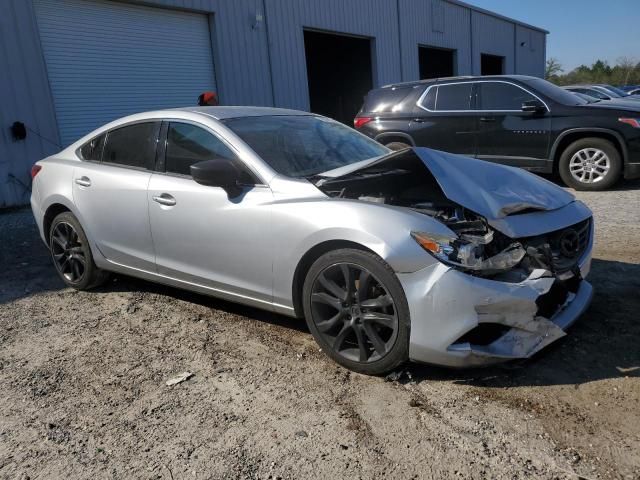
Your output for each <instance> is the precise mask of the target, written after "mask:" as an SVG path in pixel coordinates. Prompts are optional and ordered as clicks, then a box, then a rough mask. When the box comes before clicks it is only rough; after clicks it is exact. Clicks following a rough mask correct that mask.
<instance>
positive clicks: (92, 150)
mask: <svg viewBox="0 0 640 480" xmlns="http://www.w3.org/2000/svg"><path fill="white" fill-rule="evenodd" d="M106 136H107V134H106V133H103V134H102V135H100V136H97V137H95V138H92V139H91V140H89V141H88V142H87V143H85V144H84V145H83V146H82V147H80V158H82V160H90V161H93V162H99V161H100V160H101V159H102V149H103V147H104V140H105V138H106Z"/></svg>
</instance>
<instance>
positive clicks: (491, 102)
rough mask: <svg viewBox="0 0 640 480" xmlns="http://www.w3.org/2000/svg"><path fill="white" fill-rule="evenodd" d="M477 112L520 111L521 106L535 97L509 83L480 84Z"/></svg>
mask: <svg viewBox="0 0 640 480" xmlns="http://www.w3.org/2000/svg"><path fill="white" fill-rule="evenodd" d="M478 88H479V95H478V99H479V105H478V109H479V110H517V111H521V110H522V104H523V103H524V102H527V101H529V100H535V99H536V97H534V96H533V95H531V94H530V93H528V92H525V91H524V90H523V89H521V88H520V87H517V86H515V85H511V84H510V83H501V82H480V83H478Z"/></svg>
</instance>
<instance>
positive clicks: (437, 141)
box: [409, 82, 477, 156]
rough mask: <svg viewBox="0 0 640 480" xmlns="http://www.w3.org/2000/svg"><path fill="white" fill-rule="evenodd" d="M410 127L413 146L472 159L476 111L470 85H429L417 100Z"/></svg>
mask: <svg viewBox="0 0 640 480" xmlns="http://www.w3.org/2000/svg"><path fill="white" fill-rule="evenodd" d="M414 113H415V116H414V118H413V120H412V121H411V124H410V127H409V128H410V131H411V136H412V137H413V139H414V141H415V144H416V146H418V147H429V148H433V149H436V150H443V151H445V152H451V153H459V154H463V155H469V156H473V155H474V154H475V150H476V145H475V142H476V130H477V119H476V115H477V114H476V112H474V111H473V83H472V82H459V83H447V84H440V85H431V86H429V87H428V88H427V90H425V92H424V93H423V94H422V96H421V97H420V99H419V100H418V103H417V106H416V109H415V110H414Z"/></svg>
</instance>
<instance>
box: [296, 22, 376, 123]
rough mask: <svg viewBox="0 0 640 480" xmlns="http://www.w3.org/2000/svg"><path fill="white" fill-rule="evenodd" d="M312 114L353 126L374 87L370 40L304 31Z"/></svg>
mask: <svg viewBox="0 0 640 480" xmlns="http://www.w3.org/2000/svg"><path fill="white" fill-rule="evenodd" d="M304 51H305V55H306V58H307V78H308V80H309V103H310V107H311V111H312V112H314V113H319V114H320V115H325V116H327V117H331V118H334V119H336V120H338V121H340V122H343V123H346V124H348V125H351V124H352V122H353V118H354V117H355V116H356V114H357V113H358V111H359V110H360V107H361V106H362V102H363V99H364V96H365V95H366V94H367V92H369V90H371V89H372V88H373V75H372V68H371V66H372V64H371V40H369V39H367V38H356V37H349V36H346V35H335V34H331V33H322V32H314V31H309V30H305V32H304Z"/></svg>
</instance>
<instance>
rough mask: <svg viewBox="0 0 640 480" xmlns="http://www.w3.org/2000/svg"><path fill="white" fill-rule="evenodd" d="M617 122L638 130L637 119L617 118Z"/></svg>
mask: <svg viewBox="0 0 640 480" xmlns="http://www.w3.org/2000/svg"><path fill="white" fill-rule="evenodd" d="M618 121H619V122H622V123H626V124H627V125H631V126H632V127H633V128H640V119H638V118H619V119H618Z"/></svg>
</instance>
